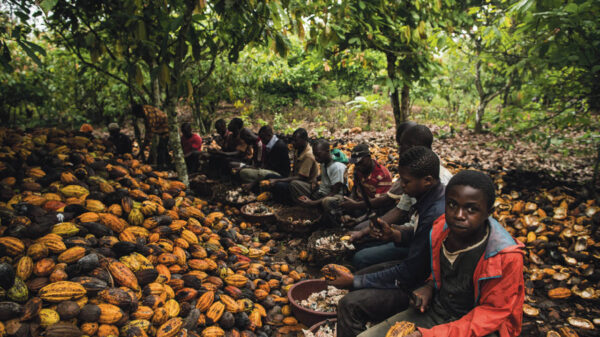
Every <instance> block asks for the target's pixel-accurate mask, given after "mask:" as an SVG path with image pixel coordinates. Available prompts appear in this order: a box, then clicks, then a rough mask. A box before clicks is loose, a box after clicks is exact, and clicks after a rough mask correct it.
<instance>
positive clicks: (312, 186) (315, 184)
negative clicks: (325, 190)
mask: <svg viewBox="0 0 600 337" xmlns="http://www.w3.org/2000/svg"><path fill="white" fill-rule="evenodd" d="M317 187H319V183H318V182H316V181H313V182H312V183H310V190H311V191H314V190H316V189H317Z"/></svg>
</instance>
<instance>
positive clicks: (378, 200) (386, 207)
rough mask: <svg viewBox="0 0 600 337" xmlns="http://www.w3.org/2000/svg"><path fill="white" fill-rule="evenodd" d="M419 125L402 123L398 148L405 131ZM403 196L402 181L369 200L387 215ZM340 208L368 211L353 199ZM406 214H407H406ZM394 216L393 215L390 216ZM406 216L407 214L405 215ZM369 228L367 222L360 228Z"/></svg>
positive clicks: (355, 219)
mask: <svg viewBox="0 0 600 337" xmlns="http://www.w3.org/2000/svg"><path fill="white" fill-rule="evenodd" d="M415 125H417V123H415V122H412V121H407V122H403V123H401V124H400V125H399V126H398V128H396V142H397V143H398V148H400V138H401V137H402V134H403V133H404V131H406V130H408V129H409V128H411V127H413V126H415ZM401 195H402V187H400V180H398V181H396V182H393V183H392V185H391V186H390V189H389V190H388V191H387V193H384V194H382V195H380V196H378V197H374V198H369V201H370V202H371V207H372V208H373V209H374V210H376V211H377V213H378V214H386V212H390V211H392V210H394V208H395V206H396V203H397V202H398V200H400V197H401ZM340 206H341V207H342V208H343V209H344V210H346V211H348V210H366V208H367V204H366V202H365V201H364V199H363V200H353V199H344V201H342V203H341V204H340ZM404 213H406V212H404ZM390 215H392V214H390ZM403 215H405V214H403ZM364 220H366V218H365V217H362V218H352V217H348V216H347V217H346V220H345V221H344V222H345V223H346V224H348V225H350V224H353V223H356V222H362V221H364ZM366 227H368V225H367V222H365V223H364V224H362V225H361V227H360V228H366Z"/></svg>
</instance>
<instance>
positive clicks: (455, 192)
mask: <svg viewBox="0 0 600 337" xmlns="http://www.w3.org/2000/svg"><path fill="white" fill-rule="evenodd" d="M489 216H490V211H489V210H488V208H487V200H486V196H485V194H484V193H483V191H481V190H478V189H475V188H473V187H471V186H463V185H455V186H452V187H451V188H450V189H449V190H448V191H446V223H447V224H448V227H449V228H450V230H451V231H452V232H453V233H454V234H455V235H457V236H459V237H464V238H469V237H472V236H474V235H475V234H476V233H477V232H478V231H480V230H481V229H482V227H483V226H484V225H485V223H486V220H487V218H488V217H489Z"/></svg>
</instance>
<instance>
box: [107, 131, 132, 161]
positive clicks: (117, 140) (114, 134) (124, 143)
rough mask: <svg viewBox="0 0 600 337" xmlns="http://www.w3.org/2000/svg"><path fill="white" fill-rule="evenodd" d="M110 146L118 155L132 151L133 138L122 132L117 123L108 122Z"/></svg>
mask: <svg viewBox="0 0 600 337" xmlns="http://www.w3.org/2000/svg"><path fill="white" fill-rule="evenodd" d="M108 133H109V136H108V139H107V141H108V146H109V148H110V149H111V150H112V151H114V152H115V153H116V154H118V155H122V154H125V153H131V139H129V137H127V135H125V134H123V133H122V132H121V128H120V127H119V124H117V123H110V124H108Z"/></svg>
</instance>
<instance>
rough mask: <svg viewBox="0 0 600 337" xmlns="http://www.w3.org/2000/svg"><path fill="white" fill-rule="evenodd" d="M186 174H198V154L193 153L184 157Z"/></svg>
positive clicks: (196, 152)
mask: <svg viewBox="0 0 600 337" xmlns="http://www.w3.org/2000/svg"><path fill="white" fill-rule="evenodd" d="M185 164H186V166H187V170H188V174H190V173H195V172H198V168H199V167H200V152H198V151H193V152H192V153H190V154H189V156H187V157H185Z"/></svg>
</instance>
